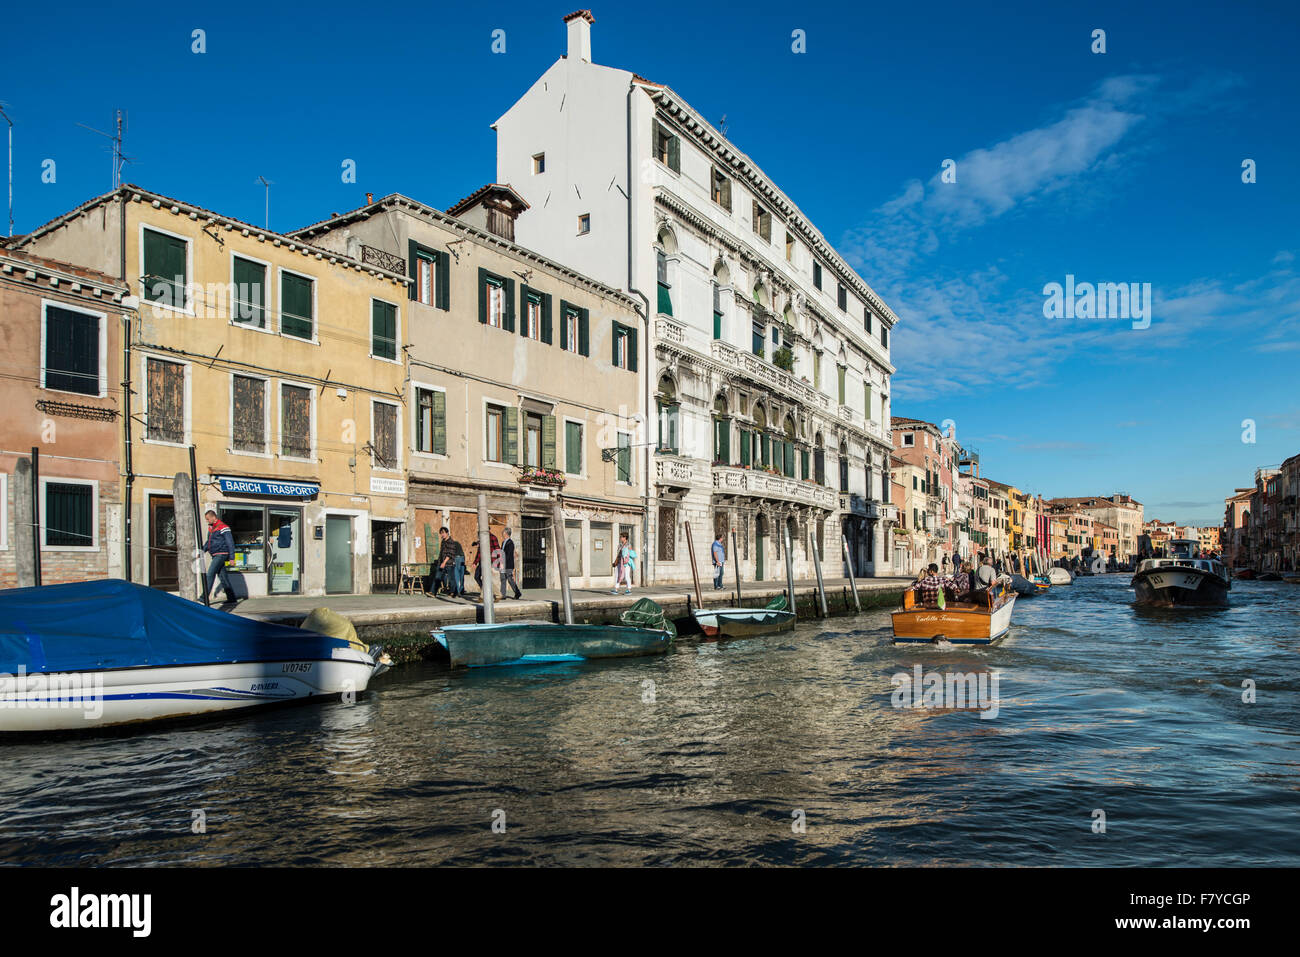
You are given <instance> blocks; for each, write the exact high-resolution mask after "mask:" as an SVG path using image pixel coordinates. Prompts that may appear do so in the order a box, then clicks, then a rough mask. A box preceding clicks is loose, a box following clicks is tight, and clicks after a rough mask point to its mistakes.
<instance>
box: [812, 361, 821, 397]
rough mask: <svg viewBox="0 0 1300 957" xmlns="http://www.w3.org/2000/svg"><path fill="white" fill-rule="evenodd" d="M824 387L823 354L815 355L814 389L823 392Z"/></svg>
mask: <svg viewBox="0 0 1300 957" xmlns="http://www.w3.org/2000/svg"><path fill="white" fill-rule="evenodd" d="M821 387H822V354H821V353H820V352H814V353H813V388H814V389H817V390H818V391H821Z"/></svg>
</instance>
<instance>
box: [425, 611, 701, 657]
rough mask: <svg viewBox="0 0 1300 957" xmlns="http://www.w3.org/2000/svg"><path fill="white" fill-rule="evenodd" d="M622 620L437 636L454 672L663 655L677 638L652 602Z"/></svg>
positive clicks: (485, 628) (509, 625)
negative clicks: (466, 669) (467, 668)
mask: <svg viewBox="0 0 1300 957" xmlns="http://www.w3.org/2000/svg"><path fill="white" fill-rule="evenodd" d="M620 619H621V620H620V623H619V624H617V625H567V624H557V623H555V622H551V621H507V622H500V623H497V624H473V625H443V626H442V627H441V628H435V629H434V630H433V632H432V634H433V640H434V641H436V642H437V643H438V644H440V645H442V647H444V648H446V649H447V654H448V656H449V657H450V659H451V666H452V667H453V668H462V667H469V668H479V667H483V666H486V665H536V664H548V663H551V662H564V661H588V660H593V659H598V658H632V657H637V656H640V655H661V654H663V653H664V652H666V651H668V649H669V648H671V647H672V644H673V641H675V640H676V638H677V629H676V628H674V627H673V623H672V622H671V621H669V620H668V619H667V618H666V617H665V616H664V614H663V609H661V608H660V607H659V606H658V605H656V604H655V603H654V602H652V601H651V600H650V599H648V598H642V599H641V600H640V601H638V602H636V603H635V604H634V605H632V607H631V608H629V609H628V610H627V611H625V612H623V614H622V615H621V616H620Z"/></svg>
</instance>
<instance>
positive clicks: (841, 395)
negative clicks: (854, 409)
mask: <svg viewBox="0 0 1300 957" xmlns="http://www.w3.org/2000/svg"><path fill="white" fill-rule="evenodd" d="M836 368H837V369H838V370H839V373H840V405H843V404H844V375H845V373H847V372H848V371H849V370H848V369H846V368H845V367H844V366H836Z"/></svg>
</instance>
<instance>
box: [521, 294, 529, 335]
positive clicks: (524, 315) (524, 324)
mask: <svg viewBox="0 0 1300 957" xmlns="http://www.w3.org/2000/svg"><path fill="white" fill-rule="evenodd" d="M519 334H520V335H521V336H526V335H528V287H527V286H526V285H523V284H521V285H520V286H519Z"/></svg>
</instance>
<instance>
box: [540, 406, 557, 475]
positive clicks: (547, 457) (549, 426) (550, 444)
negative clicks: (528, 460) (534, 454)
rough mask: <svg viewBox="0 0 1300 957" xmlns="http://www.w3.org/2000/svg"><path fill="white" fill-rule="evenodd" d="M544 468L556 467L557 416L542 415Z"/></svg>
mask: <svg viewBox="0 0 1300 957" xmlns="http://www.w3.org/2000/svg"><path fill="white" fill-rule="evenodd" d="M542 468H544V469H553V468H555V416H553V415H544V416H542Z"/></svg>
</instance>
